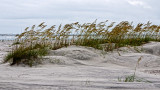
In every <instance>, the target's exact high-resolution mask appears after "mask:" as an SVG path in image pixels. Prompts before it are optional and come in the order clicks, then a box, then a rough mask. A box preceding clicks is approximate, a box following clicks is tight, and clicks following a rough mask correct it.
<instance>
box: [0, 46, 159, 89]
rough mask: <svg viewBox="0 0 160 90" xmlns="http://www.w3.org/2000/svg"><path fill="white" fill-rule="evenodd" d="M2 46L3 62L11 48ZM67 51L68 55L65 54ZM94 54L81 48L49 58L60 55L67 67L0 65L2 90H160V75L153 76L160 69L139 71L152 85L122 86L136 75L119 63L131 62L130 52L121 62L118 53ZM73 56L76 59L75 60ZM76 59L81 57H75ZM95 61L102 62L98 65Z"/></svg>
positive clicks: (132, 70)
mask: <svg viewBox="0 0 160 90" xmlns="http://www.w3.org/2000/svg"><path fill="white" fill-rule="evenodd" d="M0 44H1V46H0V47H1V54H3V55H1V58H0V60H3V58H2V57H3V56H4V55H5V54H6V53H7V52H6V51H7V50H8V49H7V47H8V46H7V45H4V43H0ZM70 48H72V49H73V48H74V49H73V50H74V51H75V49H76V51H75V53H73V50H71V49H70ZM2 49H3V50H2ZM63 50H64V51H66V52H68V53H64V51H63ZM67 50H71V51H67ZM79 50H84V51H83V52H85V51H86V52H91V51H93V52H91V53H92V55H91V53H90V54H87V55H85V56H84V55H83V53H81V51H79ZM61 51H62V52H63V54H62V53H61ZM94 53H99V52H96V51H94V50H90V49H84V48H81V47H80V48H79V47H78V48H76V47H69V48H62V49H60V50H57V51H53V52H52V53H51V55H49V56H50V60H52V59H53V58H57V55H58V58H59V59H60V60H62V61H65V60H67V59H69V60H70V62H66V61H65V62H66V63H63V64H60V65H59V64H53V63H52V64H50V63H46V64H45V65H39V66H36V67H32V68H30V67H20V66H19V67H17V66H13V67H11V66H9V65H8V64H0V90H106V89H148V90H149V89H160V74H159V73H158V72H155V73H154V72H153V73H152V74H150V73H151V72H150V71H153V70H158V69H159V67H144V66H140V67H139V69H138V71H137V73H136V76H137V77H139V78H143V79H144V80H148V81H150V82H130V83H129V82H119V81H118V77H124V76H127V75H131V74H133V72H134V65H131V66H132V67H128V66H127V65H125V64H126V63H124V64H118V63H119V62H123V61H119V60H121V59H126V58H127V59H130V58H129V57H131V56H129V57H128V56H127V55H126V53H128V52H126V53H123V52H120V53H121V55H122V56H119V57H118V58H117V57H116V55H117V53H114V52H112V53H113V54H107V55H105V58H102V57H101V55H98V54H97V55H95V54H94ZM130 53H133V52H130ZM53 54H54V55H55V56H54V55H53ZM71 54H73V55H74V56H73V57H72V55H71ZM85 54H86V53H85ZM76 55H78V57H75V56H76ZM80 55H81V56H80ZM125 55H126V56H125ZM129 55H131V54H129ZM142 55H143V54H142ZM90 56H91V57H90ZM109 56H110V57H109ZM124 56H125V57H124ZM134 56H135V54H134ZM64 57H65V58H64ZM92 57H94V58H92ZM115 57H116V58H117V59H115V62H116V63H115V64H113V63H112V62H111V61H110V59H113V58H115ZM137 57H139V54H138V56H135V58H132V60H135V61H136V60H137ZM155 57H156V59H157V58H159V56H155ZM80 59H85V60H80ZM86 59H87V60H86ZM94 59H99V60H97V61H95V60H94ZM156 59H155V61H156ZM77 62H78V63H77ZM125 62H126V61H125ZM129 62H130V61H129ZM129 62H128V63H129ZM128 63H127V64H128ZM131 63H133V62H131ZM129 64H130V63H129ZM123 65H125V66H123ZM142 65H143V63H142ZM151 65H152V64H151Z"/></svg>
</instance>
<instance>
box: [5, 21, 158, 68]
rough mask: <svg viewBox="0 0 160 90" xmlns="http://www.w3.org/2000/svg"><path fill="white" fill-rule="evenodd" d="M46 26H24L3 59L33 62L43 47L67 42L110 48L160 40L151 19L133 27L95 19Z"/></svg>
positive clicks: (122, 23) (54, 46) (127, 23)
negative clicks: (81, 22) (91, 21)
mask: <svg viewBox="0 0 160 90" xmlns="http://www.w3.org/2000/svg"><path fill="white" fill-rule="evenodd" d="M46 27H47V25H45V23H44V22H43V23H41V24H39V25H38V26H36V25H33V26H32V27H31V28H29V27H27V28H26V29H25V31H24V32H23V33H21V34H20V35H17V38H16V40H15V42H14V44H13V49H12V51H11V53H9V54H8V55H7V56H6V59H5V62H8V61H10V62H11V65H14V64H18V63H24V62H22V61H23V60H24V59H25V64H28V63H29V62H31V63H32V61H33V60H35V59H38V57H39V56H42V55H45V54H41V53H39V52H41V51H40V50H42V51H44V52H45V53H46V51H45V48H46V47H48V48H49V49H52V50H56V49H59V48H62V47H67V46H69V45H81V46H89V47H94V48H96V49H101V50H104V51H112V50H113V49H117V48H119V47H123V46H127V45H130V46H139V45H142V44H144V43H147V42H149V41H160V31H159V30H160V26H158V25H152V24H151V23H150V22H147V24H142V23H139V24H137V26H134V25H133V24H132V22H131V23H130V22H128V21H122V22H120V23H119V24H117V25H115V22H111V23H108V20H106V21H104V22H99V23H97V20H95V21H94V22H93V23H84V24H80V23H79V22H76V23H71V24H66V25H64V26H62V25H59V27H58V28H56V26H55V25H53V26H51V27H50V28H47V29H46ZM37 45H38V46H37ZM35 47H38V48H35ZM37 49H38V50H37ZM10 59H13V60H10ZM32 59H33V60H32ZM26 62H27V63H26ZM28 65H29V64H28Z"/></svg>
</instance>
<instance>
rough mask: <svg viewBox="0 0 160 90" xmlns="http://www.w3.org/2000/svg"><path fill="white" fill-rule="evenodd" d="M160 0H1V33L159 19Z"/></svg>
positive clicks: (159, 21)
mask: <svg viewBox="0 0 160 90" xmlns="http://www.w3.org/2000/svg"><path fill="white" fill-rule="evenodd" d="M159 3H160V1H159V0H1V3H0V12H1V14H0V23H1V24H0V33H20V32H21V31H22V30H23V29H24V28H25V27H26V26H31V25H32V24H39V23H41V22H42V21H45V22H47V24H48V25H53V24H56V25H59V24H61V23H62V24H65V23H71V22H75V21H79V22H92V21H94V20H95V19H98V20H99V21H105V20H106V19H108V20H111V21H117V22H119V21H123V20H128V21H134V22H147V21H149V20H150V21H152V22H153V23H155V24H159V23H160V16H159V15H160V12H159V10H158V9H159V8H160V6H159V5H158V4H159Z"/></svg>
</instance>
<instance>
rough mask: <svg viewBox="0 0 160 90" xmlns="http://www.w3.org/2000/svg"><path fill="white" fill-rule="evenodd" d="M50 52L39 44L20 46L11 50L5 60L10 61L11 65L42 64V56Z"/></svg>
mask: <svg viewBox="0 0 160 90" xmlns="http://www.w3.org/2000/svg"><path fill="white" fill-rule="evenodd" d="M47 53H48V49H47V48H45V47H42V46H40V47H39V45H38V46H37V45H35V46H33V47H30V46H29V47H19V48H17V49H15V50H13V51H12V52H10V53H9V54H8V55H7V56H6V57H5V59H4V63H5V62H10V65H15V64H17V65H19V64H25V65H29V66H30V67H31V66H33V65H37V64H40V63H41V61H40V59H41V56H44V55H46V54H47Z"/></svg>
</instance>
